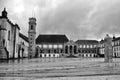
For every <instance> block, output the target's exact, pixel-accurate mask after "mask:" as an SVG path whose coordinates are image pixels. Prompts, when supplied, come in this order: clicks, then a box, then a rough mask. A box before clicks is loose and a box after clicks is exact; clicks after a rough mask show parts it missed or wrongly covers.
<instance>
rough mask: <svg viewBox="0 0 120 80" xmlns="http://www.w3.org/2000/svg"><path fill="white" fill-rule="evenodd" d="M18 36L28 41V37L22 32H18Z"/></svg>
mask: <svg viewBox="0 0 120 80" xmlns="http://www.w3.org/2000/svg"><path fill="white" fill-rule="evenodd" d="M19 36H20V37H21V38H22V39H24V40H25V41H26V42H29V40H28V37H26V36H25V35H23V34H22V33H19Z"/></svg>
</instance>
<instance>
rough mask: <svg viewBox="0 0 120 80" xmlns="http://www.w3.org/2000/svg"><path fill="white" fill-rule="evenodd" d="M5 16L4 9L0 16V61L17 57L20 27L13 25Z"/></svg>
mask: <svg viewBox="0 0 120 80" xmlns="http://www.w3.org/2000/svg"><path fill="white" fill-rule="evenodd" d="M7 14H8V13H7V11H6V9H5V8H4V10H3V11H2V15H1V16H0V59H14V58H18V57H19V45H20V42H19V39H20V35H19V33H20V32H19V31H20V27H19V26H18V25H17V24H13V23H12V22H11V21H10V20H9V18H8V17H7Z"/></svg>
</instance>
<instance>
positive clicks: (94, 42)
mask: <svg viewBox="0 0 120 80" xmlns="http://www.w3.org/2000/svg"><path fill="white" fill-rule="evenodd" d="M76 43H77V44H98V43H99V42H98V41H97V40H77V41H76Z"/></svg>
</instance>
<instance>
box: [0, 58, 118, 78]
mask: <svg viewBox="0 0 120 80" xmlns="http://www.w3.org/2000/svg"><path fill="white" fill-rule="evenodd" d="M119 76H120V59H119V58H116V59H113V62H112V63H104V59H103V58H42V59H41V58H38V59H29V60H28V59H23V60H22V59H21V60H20V61H18V60H15V61H14V62H13V61H9V62H2V63H0V80H120V77H119Z"/></svg>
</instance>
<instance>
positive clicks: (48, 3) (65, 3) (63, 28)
mask: <svg viewBox="0 0 120 80" xmlns="http://www.w3.org/2000/svg"><path fill="white" fill-rule="evenodd" d="M0 2H1V3H2V4H1V3H0V10H1V11H2V8H3V7H4V6H5V7H7V11H8V16H9V18H10V20H12V21H13V22H15V23H18V24H19V25H20V27H21V32H23V33H25V34H26V35H27V31H28V19H29V17H31V16H35V17H36V18H37V36H38V35H39V34H43V33H46V34H48V33H50V34H66V35H67V36H68V37H69V38H70V39H73V40H76V39H101V38H102V37H104V36H105V34H106V33H110V34H117V35H119V34H120V32H119V31H120V28H119V26H120V22H119V21H120V15H119V14H120V9H119V7H120V1H119V0H92V1H91V0H0Z"/></svg>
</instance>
